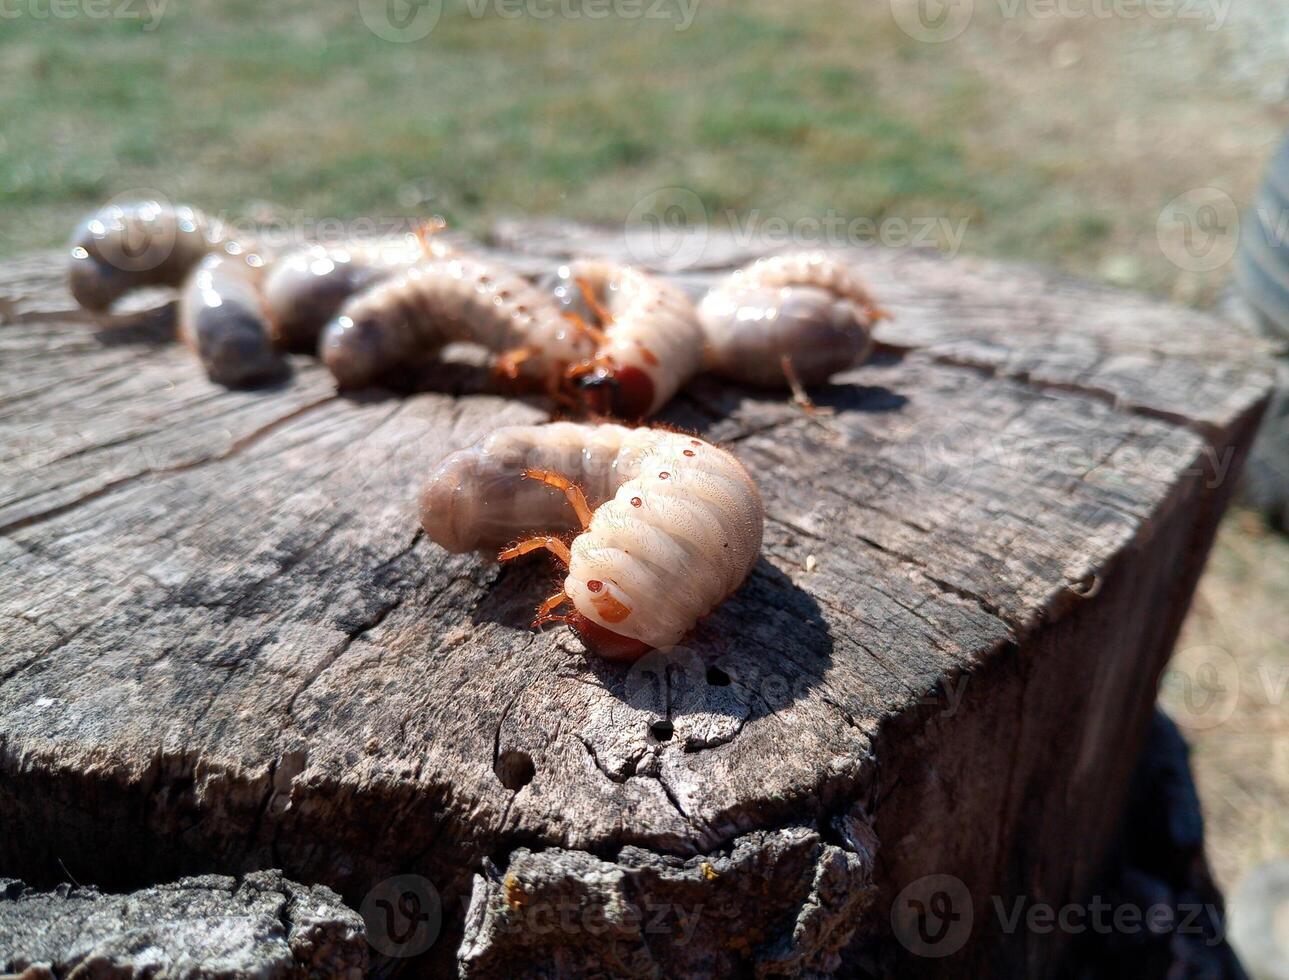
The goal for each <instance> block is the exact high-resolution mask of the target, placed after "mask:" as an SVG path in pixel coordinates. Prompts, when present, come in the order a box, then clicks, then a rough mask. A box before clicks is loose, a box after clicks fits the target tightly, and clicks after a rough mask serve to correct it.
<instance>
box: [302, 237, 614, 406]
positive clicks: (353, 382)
mask: <svg viewBox="0 0 1289 980" xmlns="http://www.w3.org/2000/svg"><path fill="white" fill-rule="evenodd" d="M454 341H461V342H467V343H472V344H477V345H479V346H481V347H484V348H486V349H488V350H490V351H492V352H493V353H494V354H497V355H499V358H498V368H499V370H500V371H501V372H502V373H503V374H505V375H506V376H508V377H511V378H525V379H529V380H534V381H540V382H543V383H545V384H546V385H547V386H548V387H549V388H550V389H551V390H552V392H554V391H556V390H557V389H558V387H559V384H560V380H561V379H560V371H561V370H562V366H563V365H566V364H569V363H572V362H573V361H577V360H581V359H582V358H583V357H586V356H588V355H589V353H590V351H591V349H592V347H593V341H592V339H591V337H590V336H589V335H588V333H587V332H586V330H585V329H583V328H581V327H579V326H578V325H577V324H575V323H574V322H572V321H571V320H570V319H569V318H568V317H566V316H564V314H563V312H562V311H561V310H560V307H559V305H558V304H557V303H556V302H555V300H554V299H553V298H552V297H551V296H550V294H549V293H547V292H544V291H542V290H540V289H538V288H537V287H536V286H534V285H533V284H532V283H530V282H529V281H528V280H527V279H525V278H523V277H522V276H521V275H519V274H518V273H516V272H512V271H511V270H509V269H507V268H506V267H504V266H502V265H499V264H497V263H495V262H491V261H487V260H485V259H481V258H476V257H473V256H465V255H462V256H456V257H450V258H442V259H430V260H427V261H425V262H422V263H419V264H417V265H414V266H412V267H411V268H409V269H407V270H405V271H404V272H402V273H399V274H398V275H396V276H393V277H392V278H390V279H387V280H385V281H384V282H380V283H377V284H376V285H374V286H372V287H371V288H369V289H367V290H365V291H364V292H362V293H359V294H358V295H356V296H354V297H353V298H351V299H350V300H349V301H348V302H346V303H345V304H344V305H343V306H341V308H340V312H339V314H338V315H337V317H336V318H335V319H334V320H332V321H331V323H329V324H328V325H327V328H326V329H325V330H324V331H323V335H322V342H321V345H320V349H321V355H322V359H323V361H324V362H326V365H327V367H328V368H330V369H331V372H332V374H334V375H335V376H336V380H337V381H338V382H339V383H340V385H341V386H342V387H356V386H360V385H364V384H367V383H369V382H371V381H373V380H375V379H377V378H379V377H380V376H381V375H383V374H385V373H387V372H389V371H391V370H393V369H395V368H398V367H401V366H403V365H405V364H408V363H414V362H416V361H418V360H420V359H423V358H424V357H426V356H428V355H430V354H433V353H434V352H435V351H437V350H438V349H439V348H441V347H442V346H444V345H445V344H448V343H452V342H454Z"/></svg>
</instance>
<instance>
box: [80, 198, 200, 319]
mask: <svg viewBox="0 0 1289 980" xmlns="http://www.w3.org/2000/svg"><path fill="white" fill-rule="evenodd" d="M221 241H222V237H221V234H220V232H219V230H218V226H217V224H216V223H215V222H213V221H211V219H209V218H208V217H206V215H204V214H202V212H200V211H198V210H197V209H196V208H192V207H188V206H187V205H180V206H178V207H171V206H170V205H167V204H160V203H158V202H156V201H139V202H137V203H133V204H113V205H109V206H108V207H105V208H103V209H102V210H100V211H97V212H95V213H94V214H92V215H90V216H89V217H88V218H86V219H85V220H84V221H83V222H82V223H81V224H80V226H79V227H78V228H77V229H76V231H75V233H74V234H73V235H72V241H71V246H70V248H71V256H70V264H69V266H68V285H69V287H70V288H71V293H72V296H73V298H74V299H75V300H76V302H77V303H79V304H80V305H81V306H82V307H84V308H85V309H87V310H92V311H94V312H96V313H97V312H102V311H104V310H107V309H108V308H110V307H111V306H112V304H113V303H115V302H116V301H117V300H118V299H120V298H121V297H122V296H124V295H125V294H126V293H128V292H130V291H131V290H134V289H139V288H142V287H144V286H173V287H177V286H179V285H181V284H182V283H183V281H184V279H186V278H187V276H188V273H189V272H190V271H192V269H193V267H194V266H196V265H197V263H198V262H200V261H201V260H202V258H204V257H205V255H206V254H207V253H208V252H209V251H210V250H211V249H212V248H214V247H215V246H216V245H217V244H219V243H220V242H221Z"/></svg>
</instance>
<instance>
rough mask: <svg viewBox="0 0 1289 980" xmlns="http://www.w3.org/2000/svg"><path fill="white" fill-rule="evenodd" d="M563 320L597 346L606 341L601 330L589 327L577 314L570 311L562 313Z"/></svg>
mask: <svg viewBox="0 0 1289 980" xmlns="http://www.w3.org/2000/svg"><path fill="white" fill-rule="evenodd" d="M564 319H565V320H567V321H568V322H569V323H571V324H573V326H574V327H576V328H577V330H578V332H579V333H581V334H582V335H583V336H585V337H588V338H590V340H591V341H592V342H593V343H595V344H597V345H598V344H603V343H605V342H606V341H607V339H608V338H607V337H606V336H605V333H604V331H603V330H601V329H600V328H599V327H593V326H591V325H590V324H589V323H587V322H586V320H585V319H583V318H582V317H581V316H579V315H578V314H577V313H574V312H573V311H572V310H565V311H564Z"/></svg>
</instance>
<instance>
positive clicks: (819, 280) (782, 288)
mask: <svg viewBox="0 0 1289 980" xmlns="http://www.w3.org/2000/svg"><path fill="white" fill-rule="evenodd" d="M883 315H884V314H883V313H882V311H881V310H880V309H879V308H878V307H877V304H876V303H875V302H874V301H873V299H872V297H871V296H870V295H869V293H868V291H867V289H866V288H865V287H864V285H863V283H862V282H861V281H860V280H859V278H858V277H857V276H856V275H855V274H854V273H853V272H852V271H851V270H850V268H849V267H848V266H846V265H845V264H844V263H842V262H840V261H838V260H836V259H834V258H831V257H829V256H826V255H824V254H822V253H798V254H790V255H780V256H772V257H769V258H764V259H760V260H758V261H756V262H753V263H752V264H751V265H749V266H747V267H745V268H743V269H740V270H738V271H737V272H734V273H733V274H731V275H730V276H729V277H728V278H726V279H725V280H724V281H722V282H721V283H719V284H717V285H716V286H715V287H714V288H713V289H712V290H710V291H709V292H708V293H707V295H706V296H705V297H704V298H703V300H702V302H701V303H700V304H698V305H697V306H695V305H694V304H693V303H692V302H691V300H690V299H689V297H688V296H687V295H686V294H685V293H684V291H683V290H681V289H680V288H679V287H678V286H676V285H674V284H673V283H670V282H667V281H665V280H663V279H660V278H658V277H656V276H653V275H650V274H649V273H646V272H644V271H643V270H640V269H638V268H635V267H632V266H625V265H621V264H618V263H614V262H608V261H603V260H597V259H582V260H578V261H574V262H571V263H569V264H568V265H565V266H562V267H561V268H560V269H559V270H558V272H556V274H555V275H554V276H553V277H549V278H548V279H547V280H545V281H543V282H542V283H541V284H539V285H534V284H532V283H530V282H528V280H526V279H524V278H523V277H521V276H519V275H518V274H516V273H513V272H510V271H509V270H506V269H504V268H503V267H500V266H498V265H497V264H496V263H492V262H489V261H487V260H484V259H480V258H477V257H474V256H465V255H453V256H448V257H446V258H443V259H440V260H436V261H429V262H424V263H421V264H418V265H416V266H414V267H412V268H410V269H408V270H406V271H404V272H402V273H400V274H398V275H395V276H392V277H390V278H389V279H387V280H385V281H383V282H380V283H378V284H376V285H374V286H372V287H371V288H370V289H368V290H367V291H365V292H363V293H361V294H358V295H356V296H355V297H353V298H352V299H351V300H349V301H348V302H347V303H345V304H344V305H343V306H342V307H341V308H340V310H339V315H338V316H337V318H336V319H335V320H334V321H332V323H331V324H330V325H329V326H328V327H327V328H326V330H325V332H324V334H323V338H322V344H321V354H322V358H323V360H324V361H325V362H326V363H327V365H328V367H330V368H331V370H332V372H333V373H334V374H335V376H336V378H337V380H338V381H339V382H340V384H341V385H342V386H346V387H349V386H353V387H356V386H361V385H364V384H367V383H369V382H371V381H374V380H376V379H377V378H379V377H380V376H381V375H382V374H383V373H386V372H388V371H390V370H392V369H394V368H397V367H399V366H400V365H402V364H405V363H407V362H409V361H415V360H417V359H419V358H423V357H426V356H429V355H432V354H433V353H434V352H436V351H437V350H439V349H440V348H442V347H443V346H445V345H446V344H448V343H452V342H454V341H467V342H471V343H475V344H479V345H481V346H483V347H485V348H487V349H488V350H490V351H492V352H494V354H495V355H496V356H497V361H496V363H497V367H498V369H499V371H500V372H501V373H502V374H503V375H505V376H506V377H508V378H510V379H513V380H516V381H526V382H528V383H530V384H536V385H539V386H541V387H543V388H544V389H545V390H546V391H547V392H548V393H549V394H550V395H551V397H552V398H554V399H555V400H556V401H557V402H558V403H560V404H562V405H564V406H565V407H567V408H571V409H574V410H577V411H583V412H590V413H592V414H595V415H601V416H612V417H616V418H623V419H643V418H647V417H649V416H651V415H653V414H655V413H656V412H658V411H659V410H660V409H661V408H662V407H663V406H664V405H666V404H667V402H668V401H670V400H671V398H672V397H673V396H674V395H675V394H676V392H677V391H679V389H680V388H681V387H682V386H683V385H684V384H685V383H686V382H687V381H688V380H689V379H690V378H692V377H693V376H694V375H695V374H697V373H698V372H699V371H702V370H708V371H712V372H714V373H716V374H719V375H722V376H724V377H727V378H730V379H732V380H735V381H741V382H744V383H747V384H753V385H761V386H782V385H784V384H785V383H786V384H791V385H793V386H794V389H797V390H798V394H800V392H799V385H800V384H813V383H818V382H821V381H824V380H826V379H827V378H829V377H831V376H832V375H833V374H836V373H837V372H839V371H843V370H845V369H847V368H849V367H852V366H853V365H855V364H857V363H859V362H861V361H862V360H863V359H864V358H865V357H866V356H867V354H868V351H869V350H870V349H871V345H872V339H871V338H872V326H873V324H874V323H875V322H876V320H877V319H879V318H880V317H881V316H883Z"/></svg>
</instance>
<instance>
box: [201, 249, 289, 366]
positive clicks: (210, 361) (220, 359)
mask: <svg viewBox="0 0 1289 980" xmlns="http://www.w3.org/2000/svg"><path fill="white" fill-rule="evenodd" d="M264 269H265V263H264V260H263V259H262V258H261V257H260V256H259V255H258V254H257V253H254V252H249V253H246V254H243V255H236V256H234V255H228V254H226V253H223V252H212V253H211V254H209V255H207V256H206V257H205V258H204V259H202V260H201V262H200V263H199V264H198V265H197V268H196V269H194V270H193V272H192V273H191V275H189V276H188V279H187V281H186V282H185V283H184V286H183V290H182V291H181V293H180V295H179V339H180V340H182V341H183V342H184V343H185V344H186V345H187V346H188V347H189V349H190V350H192V351H193V353H195V354H196V355H197V357H198V358H199V359H200V360H201V363H202V366H203V367H204V368H205V369H206V374H207V375H208V376H209V377H210V379H211V380H212V381H214V382H216V383H218V384H222V385H227V386H229V387H243V386H248V385H255V384H262V383H264V382H266V381H271V380H274V379H276V378H279V377H281V376H282V375H283V374H285V372H286V364H285V362H284V361H283V360H282V358H281V356H280V355H279V354H278V353H277V351H276V350H275V348H274V346H273V338H272V336H271V331H270V329H269V320H268V316H267V313H266V311H265V308H264V298H263V294H262V293H261V291H260V286H261V283H262V281H263V278H264Z"/></svg>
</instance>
